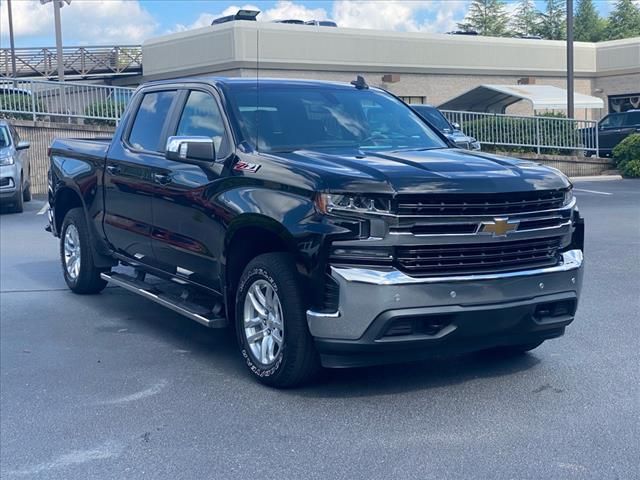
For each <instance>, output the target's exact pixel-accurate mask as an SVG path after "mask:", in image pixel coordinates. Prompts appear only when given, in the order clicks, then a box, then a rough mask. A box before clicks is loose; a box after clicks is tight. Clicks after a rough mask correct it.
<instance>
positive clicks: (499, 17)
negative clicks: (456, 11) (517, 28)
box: [458, 0, 509, 37]
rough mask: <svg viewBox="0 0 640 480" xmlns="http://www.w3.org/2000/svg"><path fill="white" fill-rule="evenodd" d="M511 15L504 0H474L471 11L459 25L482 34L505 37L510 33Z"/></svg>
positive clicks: (466, 29) (463, 28)
mask: <svg viewBox="0 0 640 480" xmlns="http://www.w3.org/2000/svg"><path fill="white" fill-rule="evenodd" d="M508 24H509V15H508V14H507V11H506V9H505V3H504V0H473V3H471V6H470V7H469V11H468V12H467V15H466V17H465V18H464V21H463V22H462V23H458V27H459V28H461V29H462V30H464V31H466V32H469V31H476V32H478V33H479V34H480V35H486V36H491V37H504V36H507V35H508V33H509V32H508Z"/></svg>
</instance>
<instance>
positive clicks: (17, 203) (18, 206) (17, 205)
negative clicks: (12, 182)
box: [11, 180, 24, 213]
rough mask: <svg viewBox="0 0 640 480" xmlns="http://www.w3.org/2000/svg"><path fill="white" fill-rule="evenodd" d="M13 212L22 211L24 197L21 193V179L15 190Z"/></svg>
mask: <svg viewBox="0 0 640 480" xmlns="http://www.w3.org/2000/svg"><path fill="white" fill-rule="evenodd" d="M11 211H12V212H13V213H22V212H23V211H24V197H23V194H22V180H20V186H19V187H18V191H17V192H16V198H15V200H14V202H13V209H12V210H11Z"/></svg>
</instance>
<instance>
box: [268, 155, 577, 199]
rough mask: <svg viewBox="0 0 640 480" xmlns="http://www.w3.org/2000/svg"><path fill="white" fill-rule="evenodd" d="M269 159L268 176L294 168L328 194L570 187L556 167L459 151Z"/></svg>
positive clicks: (274, 156)
mask: <svg viewBox="0 0 640 480" xmlns="http://www.w3.org/2000/svg"><path fill="white" fill-rule="evenodd" d="M263 156H264V157H267V158H269V159H271V162H268V163H271V165H264V167H266V168H264V170H263V172H264V173H265V174H268V172H270V171H271V172H273V174H274V177H276V176H277V175H282V172H283V171H285V169H291V170H290V173H291V174H296V175H301V176H304V177H306V178H307V179H313V180H314V181H313V184H314V187H315V188H316V189H317V190H322V191H334V192H350V191H351V192H360V193H387V194H396V193H429V192H433V193H436V192H437V193H455V192H465V193H494V192H522V191H531V190H552V189H558V188H566V187H568V186H569V185H570V183H569V180H568V179H567V178H566V177H565V176H564V175H563V174H562V173H561V172H560V171H558V170H556V169H553V168H549V167H545V166H543V165H540V164H537V163H534V162H530V161H526V160H520V159H516V158H509V157H502V156H498V155H492V154H488V153H484V152H471V151H468V150H462V149H457V148H444V149H435V150H418V151H416V150H413V151H395V152H370V151H363V150H351V152H347V151H344V150H342V151H329V150H322V151H314V150H297V151H295V152H287V153H278V154H270V155H265V154H263ZM265 159H266V158H265ZM272 162H273V163H272ZM276 164H280V165H279V166H280V167H281V168H277V167H276ZM274 167H275V168H274ZM281 179H282V177H280V180H281Z"/></svg>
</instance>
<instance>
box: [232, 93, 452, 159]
mask: <svg viewBox="0 0 640 480" xmlns="http://www.w3.org/2000/svg"><path fill="white" fill-rule="evenodd" d="M228 88H229V89H230V90H231V95H229V97H230V99H231V102H232V104H233V108H234V110H235V114H236V117H237V118H238V121H239V124H240V128H241V129H242V133H243V134H244V137H245V138H246V139H247V140H248V141H249V142H251V143H252V144H253V145H254V147H255V146H257V147H258V150H260V151H266V152H275V151H293V150H300V149H323V148H338V147H351V148H357V149H362V150H365V149H366V150H375V151H377V150H392V149H393V150H395V149H416V148H420V149H431V148H446V147H447V145H446V144H445V142H444V141H442V140H441V139H440V137H438V135H437V134H436V133H435V132H433V131H432V130H431V129H430V128H429V127H428V126H427V125H425V124H424V122H422V121H421V120H420V118H419V117H418V116H417V115H416V114H415V113H413V112H412V111H411V110H410V109H409V108H407V107H406V105H404V104H403V103H402V102H400V101H399V100H396V99H395V98H394V97H392V96H391V95H387V94H385V93H383V92H380V91H376V90H368V89H367V90H358V89H356V88H353V89H349V88H344V87H337V86H331V85H319V86H313V85H311V86H310V85H296V84H280V85H273V84H271V85H261V86H260V91H259V95H258V94H257V93H258V92H257V89H256V85H255V84H242V85H240V84H235V85H230V86H229V87H228Z"/></svg>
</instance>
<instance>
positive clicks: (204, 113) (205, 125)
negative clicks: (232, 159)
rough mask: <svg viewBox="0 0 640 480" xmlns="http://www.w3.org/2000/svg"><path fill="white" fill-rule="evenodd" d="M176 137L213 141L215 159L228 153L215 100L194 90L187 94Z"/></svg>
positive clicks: (222, 123) (226, 140)
mask: <svg viewBox="0 0 640 480" xmlns="http://www.w3.org/2000/svg"><path fill="white" fill-rule="evenodd" d="M176 135H178V136H196V137H209V138H211V139H213V145H214V146H215V149H216V157H217V158H223V157H225V156H227V155H228V153H229V145H228V144H229V141H228V139H227V136H226V135H225V133H224V121H223V120H222V115H221V114H220V110H219V109H218V105H217V104H216V101H215V99H214V98H213V97H212V96H211V95H209V94H208V93H205V92H199V91H195V90H194V91H191V92H190V93H189V98H188V99H187V103H186V104H185V106H184V110H183V111H182V116H181V117H180V123H179V124H178V130H177V131H176Z"/></svg>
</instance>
